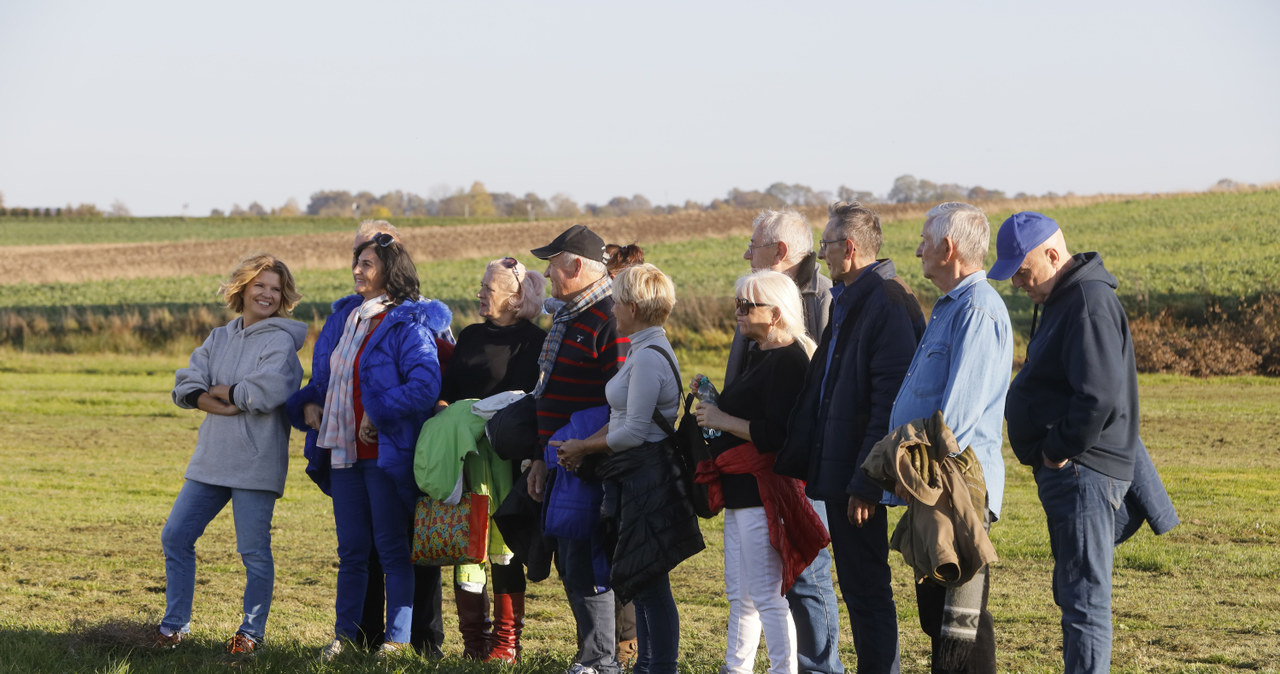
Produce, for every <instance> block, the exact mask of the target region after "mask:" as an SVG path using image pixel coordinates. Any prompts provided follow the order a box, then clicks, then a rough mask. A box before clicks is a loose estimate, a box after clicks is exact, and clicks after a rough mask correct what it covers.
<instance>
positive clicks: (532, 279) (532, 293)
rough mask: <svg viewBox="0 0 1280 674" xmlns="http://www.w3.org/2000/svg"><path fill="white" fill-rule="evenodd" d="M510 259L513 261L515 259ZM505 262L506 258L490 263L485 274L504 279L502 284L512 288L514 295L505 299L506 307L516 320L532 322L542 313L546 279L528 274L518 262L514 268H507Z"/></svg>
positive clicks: (534, 274) (538, 275)
mask: <svg viewBox="0 0 1280 674" xmlns="http://www.w3.org/2000/svg"><path fill="white" fill-rule="evenodd" d="M510 259H512V260H515V258H510ZM506 260H507V258H502V259H499V260H494V261H492V262H490V263H489V264H488V265H486V266H485V273H487V274H490V275H492V276H493V277H494V278H500V279H504V280H503V281H502V284H503V285H505V286H507V287H514V288H515V294H513V295H512V296H511V297H509V298H507V303H508V304H507V306H508V307H509V308H511V309H514V310H515V312H516V318H520V319H524V320H532V319H534V318H536V317H537V316H538V314H540V313H542V302H543V300H544V299H546V297H545V294H546V288H547V277H545V276H543V275H542V274H539V273H537V272H534V273H532V274H530V273H529V270H528V269H526V268H525V266H524V265H523V264H520V262H519V260H516V265H515V266H514V267H508V266H506V264H504V262H505V261H506ZM506 279H510V281H508V280H506Z"/></svg>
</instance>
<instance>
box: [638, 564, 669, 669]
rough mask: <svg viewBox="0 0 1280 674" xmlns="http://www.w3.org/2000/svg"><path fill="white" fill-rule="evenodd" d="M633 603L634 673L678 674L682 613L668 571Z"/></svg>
mask: <svg viewBox="0 0 1280 674" xmlns="http://www.w3.org/2000/svg"><path fill="white" fill-rule="evenodd" d="M631 605H632V606H634V607H635V609H636V639H637V644H636V646H637V657H636V664H635V667H633V668H632V670H631V671H632V672H633V674H676V660H677V659H679V657H680V614H679V612H678V611H677V610H676V600H675V599H674V598H672V596H671V580H670V578H669V577H668V576H667V574H665V573H664V574H662V575H661V576H659V577H657V578H654V579H653V580H651V581H649V582H648V583H647V584H645V586H644V587H643V588H641V589H640V591H639V592H637V593H636V596H635V599H633V600H632V601H631Z"/></svg>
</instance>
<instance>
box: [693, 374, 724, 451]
mask: <svg viewBox="0 0 1280 674" xmlns="http://www.w3.org/2000/svg"><path fill="white" fill-rule="evenodd" d="M693 397H695V398H697V399H698V400H701V401H702V402H704V403H707V404H710V405H718V404H719V402H720V394H719V393H717V392H716V387H715V385H714V384H712V383H711V380H710V379H707V375H705V374H701V375H698V385H697V387H695V388H694V389H693ZM702 437H704V438H706V439H708V440H710V439H711V438H718V437H720V431H719V429H715V428H704V429H702Z"/></svg>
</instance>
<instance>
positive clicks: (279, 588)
mask: <svg viewBox="0 0 1280 674" xmlns="http://www.w3.org/2000/svg"><path fill="white" fill-rule="evenodd" d="M680 356H681V361H682V367H683V369H686V370H688V371H690V372H694V371H699V370H702V371H706V372H708V373H709V374H714V373H716V372H718V371H720V370H722V369H723V358H724V354H723V352H708V351H704V352H699V353H687V352H686V353H681V354H680ZM184 361H185V358H183V357H180V356H83V355H70V356H63V355H30V354H21V353H15V352H12V351H0V425H2V426H3V428H4V429H5V433H3V434H0V456H4V457H5V459H6V464H7V465H6V470H4V471H3V473H2V474H0V672H34V671H42V672H67V671H75V672H116V673H124V672H129V673H134V672H175V671H209V672H215V671H224V669H225V665H223V664H222V663H221V660H220V647H221V642H222V641H223V640H224V639H226V638H227V637H229V636H230V634H231V632H232V631H233V630H234V629H235V627H236V626H237V625H238V620H239V618H238V611H239V593H240V591H241V589H242V583H243V569H242V568H241V566H240V564H239V560H238V559H237V557H236V555H235V553H234V536H233V533H232V528H231V523H230V515H229V513H226V512H224V513H223V514H222V515H221V516H219V518H218V519H217V520H216V521H215V522H214V523H213V525H211V527H210V529H209V531H208V532H207V533H206V534H205V536H204V538H203V539H201V542H200V545H199V548H198V551H199V555H200V567H199V575H198V585H197V593H196V604H195V609H196V614H195V621H194V625H193V637H194V638H193V639H192V640H191V641H190V642H188V643H186V644H184V645H183V646H182V648H181V649H180V650H179V651H177V652H172V653H155V652H149V651H145V650H141V649H138V648H135V647H134V644H133V641H134V639H136V636H137V634H138V633H139V631H140V630H143V629H145V628H146V627H147V626H149V625H151V624H154V623H155V622H157V621H158V620H159V617H160V614H161V613H162V610H163V600H164V595H163V588H164V568H163V557H162V555H161V552H160V547H159V535H160V528H161V526H162V524H163V522H164V519H165V517H166V515H167V514H168V510H169V507H170V505H171V504H172V500H173V497H174V495H175V494H176V493H177V490H178V488H179V486H180V485H181V482H182V473H183V470H184V467H185V465H186V461H187V459H188V458H189V456H190V453H191V449H192V447H193V446H194V442H195V433H196V428H197V427H198V425H199V422H200V416H199V414H198V413H194V412H190V411H184V410H180V409H178V408H177V407H175V406H174V405H173V404H172V403H171V402H170V401H169V394H168V391H169V388H170V387H171V386H172V383H173V370H174V369H175V368H177V367H180V366H181V365H183V364H184ZM304 362H305V359H304ZM1140 386H1141V389H1142V396H1143V400H1142V402H1143V407H1142V409H1143V424H1144V436H1145V438H1146V440H1147V444H1148V445H1149V446H1150V447H1151V449H1152V453H1153V456H1154V458H1155V461H1156V464H1157V466H1159V468H1160V470H1161V473H1162V474H1163V477H1164V480H1165V482H1166V485H1167V486H1168V488H1169V490H1170V492H1171V494H1172V496H1173V498H1174V501H1175V503H1176V504H1177V506H1178V508H1179V510H1180V513H1181V515H1182V519H1183V524H1182V525H1181V526H1180V527H1178V528H1177V529H1175V530H1174V531H1173V532H1172V533H1170V534H1168V535H1166V536H1163V537H1159V538H1157V537H1154V536H1152V535H1151V533H1150V531H1148V530H1144V531H1142V532H1140V533H1139V534H1138V535H1137V536H1136V537H1135V539H1134V540H1132V541H1130V542H1129V543H1126V544H1125V545H1124V546H1122V547H1121V548H1120V549H1119V550H1118V551H1117V562H1116V573H1115V579H1116V584H1115V587H1116V589H1115V624H1116V632H1115V659H1114V671H1117V672H1186V671H1191V672H1218V671H1276V668H1277V662H1278V661H1280V591H1278V590H1280V553H1278V552H1277V550H1278V549H1280V516H1278V515H1277V512H1276V509H1275V507H1274V503H1275V502H1276V501H1277V500H1278V499H1280V481H1277V480H1276V479H1275V474H1276V471H1277V469H1280V444H1277V441H1276V440H1275V437H1276V436H1275V430H1276V429H1275V416H1274V412H1275V401H1276V400H1277V399H1280V380H1276V379H1264V378H1218V379H1208V380H1203V379H1202V380H1197V379H1188V378H1181V377H1173V376H1143V377H1141V378H1140ZM300 453H301V449H300V444H299V442H298V438H297V437H295V438H294V443H293V455H294V462H293V464H292V467H291V472H290V478H289V484H288V488H287V491H286V494H285V497H284V498H283V499H282V500H281V501H280V502H279V503H278V505H277V508H276V516H275V523H274V524H275V526H274V532H273V533H274V538H275V544H274V548H275V555H276V568H277V582H276V596H275V602H274V604H273V610H272V614H271V622H270V628H269V639H270V642H269V645H270V648H269V649H268V650H267V651H266V652H264V653H263V654H262V656H261V657H259V658H258V659H257V661H256V662H255V663H253V664H252V665H250V666H249V669H252V670H255V671H274V672H293V671H339V670H341V671H367V672H380V671H390V670H388V669H386V668H385V667H381V666H378V665H375V664H373V663H372V662H370V661H367V660H366V659H364V658H363V657H361V656H359V655H357V654H353V655H352V656H351V657H344V658H343V659H342V660H339V661H338V662H337V663H335V665H333V666H330V667H327V668H322V667H320V666H319V665H317V664H315V662H314V656H315V653H316V651H317V649H318V648H319V647H320V646H321V645H322V644H323V643H324V642H325V641H326V640H327V639H328V637H329V635H330V630H331V624H332V619H333V614H332V601H333V588H334V580H335V573H336V564H337V558H336V554H335V553H334V546H335V540H334V535H333V524H332V515H331V512H330V507H329V503H328V501H327V499H326V498H325V497H324V496H323V495H322V494H321V493H320V492H319V490H317V489H315V488H314V487H313V486H312V485H311V483H310V482H309V481H308V479H307V478H306V477H305V475H304V474H303V472H302V461H301V457H300ZM1006 461H1007V462H1008V463H1009V466H1008V467H1009V476H1008V478H1009V479H1008V491H1007V497H1006V502H1005V505H1004V518H1003V519H1002V520H1001V521H1000V522H999V523H998V524H997V525H996V526H995V527H994V528H993V530H992V535H993V539H994V541H995V545H996V548H997V550H998V552H999V553H1000V556H1001V561H1000V562H999V563H998V564H997V565H995V567H994V570H993V579H994V581H993V586H992V598H991V610H992V612H993V613H994V614H995V616H996V621H997V638H998V640H999V641H998V648H999V659H1000V670H1001V671H1008V672H1051V671H1059V670H1060V660H1059V657H1060V655H1059V651H1058V647H1057V644H1058V639H1059V632H1058V627H1057V619H1058V615H1057V610H1056V608H1055V607H1054V605H1053V600H1052V597H1051V594H1050V590H1049V572H1050V568H1051V563H1052V560H1051V557H1050V554H1049V550H1048V541H1047V535H1046V533H1045V529H1044V519H1043V514H1042V512H1041V510H1040V507H1039V503H1038V501H1037V499H1036V495H1035V487H1034V484H1033V483H1032V481H1031V477H1030V474H1029V472H1028V471H1027V470H1026V469H1025V468H1023V467H1021V466H1018V465H1016V462H1015V461H1014V460H1013V458H1012V455H1011V454H1009V453H1008V451H1007V450H1006ZM704 533H705V534H706V537H707V541H708V549H707V550H706V551H704V552H703V553H701V554H700V555H698V556H696V557H694V558H693V559H691V560H689V561H688V562H686V563H685V564H684V565H683V566H681V567H680V568H679V569H678V570H677V571H676V572H675V574H673V581H674V582H673V585H674V589H675V593H676V596H677V600H678V602H679V605H680V609H681V619H682V641H681V655H682V661H683V665H682V666H683V669H682V671H685V672H690V673H694V672H697V673H702V672H713V671H715V669H716V667H718V664H719V662H720V661H721V658H722V653H723V647H724V622H725V619H726V616H727V610H728V609H727V604H726V602H725V599H724V596H723V578H722V575H721V574H722V562H721V555H722V548H721V547H720V525H719V522H718V521H716V520H712V521H707V522H704ZM891 563H892V565H893V567H894V571H895V585H894V589H895V595H896V597H897V599H898V612H899V630H900V634H901V640H902V653H903V668H904V671H909V672H918V671H926V670H927V642H926V641H925V638H924V636H923V634H922V633H921V632H920V631H919V629H918V627H917V626H916V623H915V620H916V613H915V608H914V601H913V594H912V590H911V588H910V585H909V583H910V578H909V571H908V569H907V568H906V566H905V565H904V563H903V562H902V560H901V558H900V557H899V556H898V555H897V553H893V554H892V558H891ZM448 592H449V591H448V590H446V606H449V605H450V600H449V595H448ZM529 594H530V597H529V615H528V626H527V628H526V632H525V636H526V651H525V654H526V656H527V660H526V662H525V664H524V665H522V666H520V667H518V668H516V669H515V670H514V671H522V672H559V671H563V668H564V667H565V666H567V664H568V659H569V658H570V657H571V656H572V651H573V643H572V634H573V623H572V618H571V616H570V614H569V611H568V608H567V605H566V604H565V602H564V597H563V593H562V591H561V589H560V587H559V585H558V583H557V582H556V581H555V580H554V579H550V580H548V581H544V582H542V583H538V584H530V590H529ZM445 613H446V632H447V637H446V642H447V643H446V654H447V656H448V657H447V658H446V659H445V660H444V661H441V662H439V663H428V662H425V661H418V662H413V663H409V664H408V665H405V666H404V667H403V668H401V669H394V671H423V672H431V671H438V672H497V671H503V670H500V669H499V668H498V667H490V666H483V665H474V664H468V663H464V662H463V661H461V660H459V659H458V655H459V653H460V651H461V647H460V645H459V639H458V637H457V636H456V621H455V619H454V618H453V616H452V615H450V611H449V610H448V609H446V611H445ZM844 618H845V617H844V616H843V615H842V619H844ZM845 625H846V629H845V631H844V632H843V635H844V636H845V637H846V639H845V640H844V641H842V656H843V659H844V661H845V664H846V665H852V664H853V663H854V654H853V651H852V646H851V644H850V643H849V642H848V641H847V637H848V631H847V622H846V623H845ZM762 658H763V655H762ZM761 663H763V659H762V660H761Z"/></svg>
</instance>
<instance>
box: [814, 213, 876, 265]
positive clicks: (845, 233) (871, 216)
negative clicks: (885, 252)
mask: <svg viewBox="0 0 1280 674" xmlns="http://www.w3.org/2000/svg"><path fill="white" fill-rule="evenodd" d="M827 217H828V218H829V223H830V224H834V225H835V226H836V230H835V231H836V232H838V233H839V234H840V237H841V238H843V239H851V240H852V241H853V243H854V245H856V246H857V247H858V249H859V250H862V251H866V252H867V253H870V254H871V257H872V258H875V257H876V256H877V255H879V254H880V244H881V243H882V242H883V241H884V235H883V234H882V233H881V231H880V214H878V213H876V212H875V211H873V210H871V209H870V208H867V207H866V206H863V205H862V204H861V203H859V202H857V201H837V202H835V203H833V204H831V205H830V206H827Z"/></svg>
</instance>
